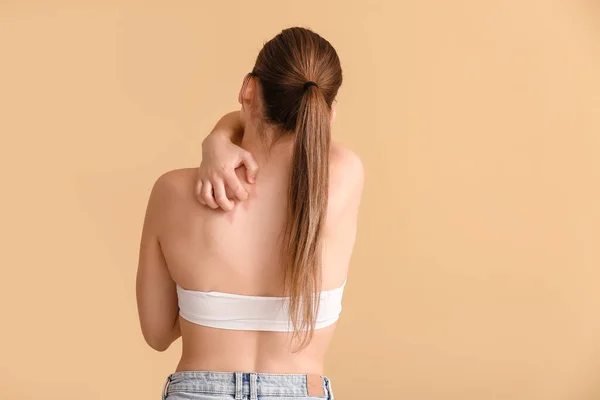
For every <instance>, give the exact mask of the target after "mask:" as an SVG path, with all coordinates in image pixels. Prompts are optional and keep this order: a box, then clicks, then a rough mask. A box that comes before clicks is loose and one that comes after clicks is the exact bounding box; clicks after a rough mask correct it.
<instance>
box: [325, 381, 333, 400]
mask: <svg viewBox="0 0 600 400" xmlns="http://www.w3.org/2000/svg"><path fill="white" fill-rule="evenodd" d="M324 378H325V387H326V388H327V399H328V400H334V398H333V391H332V390H331V381H330V380H329V378H328V377H326V376H325V377H324Z"/></svg>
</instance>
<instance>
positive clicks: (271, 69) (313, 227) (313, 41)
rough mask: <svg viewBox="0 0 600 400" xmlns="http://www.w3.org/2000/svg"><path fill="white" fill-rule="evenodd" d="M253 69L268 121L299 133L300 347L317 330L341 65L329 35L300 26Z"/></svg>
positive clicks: (296, 314) (291, 229)
mask: <svg viewBox="0 0 600 400" xmlns="http://www.w3.org/2000/svg"><path fill="white" fill-rule="evenodd" d="M251 75H252V76H254V77H255V78H257V79H258V80H259V81H260V84H261V89H262V90H261V91H260V92H261V93H262V100H263V103H264V116H265V120H266V122H268V123H270V124H272V125H273V126H275V127H277V128H278V129H279V130H280V132H281V135H288V134H290V133H293V134H294V135H295V137H294V141H295V142H294V153H293V156H292V170H291V172H290V185H289V193H288V210H287V221H286V225H285V227H284V229H285V230H284V232H283V233H284V236H283V245H282V251H283V254H282V257H283V261H284V265H285V292H286V295H287V296H289V298H290V300H289V308H288V312H289V316H290V323H291V328H293V329H291V330H292V332H293V336H292V341H299V345H298V347H297V349H296V351H299V350H302V349H304V348H305V347H306V346H307V345H308V344H309V343H310V341H311V339H312V338H313V335H314V329H315V326H316V322H317V321H316V318H317V315H318V311H319V300H320V298H321V297H320V292H321V279H322V251H323V227H324V226H325V218H326V215H327V200H328V193H329V142H330V140H331V118H330V117H331V105H332V104H333V101H334V100H335V97H336V95H337V92H338V89H339V87H340V86H341V84H342V67H341V65H340V60H339V58H338V55H337V53H336V51H335V49H334V48H333V46H331V44H330V43H329V42H328V41H327V40H325V39H324V38H322V37H321V36H319V35H318V34H316V33H314V32H312V31H311V30H308V29H304V28H298V27H294V28H288V29H285V30H283V31H281V33H279V34H278V35H277V36H275V37H274V38H273V39H271V40H269V41H268V42H267V43H265V45H264V46H263V48H262V49H261V50H260V52H259V53H258V57H257V58H256V63H255V65H254V68H253V70H252V73H251Z"/></svg>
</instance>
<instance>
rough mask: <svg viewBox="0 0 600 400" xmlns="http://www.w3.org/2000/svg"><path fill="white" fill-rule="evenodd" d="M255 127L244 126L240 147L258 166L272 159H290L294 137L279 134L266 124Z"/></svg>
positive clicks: (253, 125) (251, 125) (250, 125)
mask: <svg viewBox="0 0 600 400" xmlns="http://www.w3.org/2000/svg"><path fill="white" fill-rule="evenodd" d="M257 125H258V124H256V123H254V124H253V123H250V124H246V127H245V129H244V136H243V138H242V142H241V147H242V148H244V149H246V150H247V151H249V152H251V153H252V155H253V156H254V158H255V159H256V161H257V162H258V163H259V164H263V163H265V162H266V161H267V159H273V158H286V159H291V154H292V152H293V150H294V135H293V134H290V133H281V131H280V130H278V129H276V128H274V127H273V126H271V125H268V124H263V126H257ZM259 129H260V131H259Z"/></svg>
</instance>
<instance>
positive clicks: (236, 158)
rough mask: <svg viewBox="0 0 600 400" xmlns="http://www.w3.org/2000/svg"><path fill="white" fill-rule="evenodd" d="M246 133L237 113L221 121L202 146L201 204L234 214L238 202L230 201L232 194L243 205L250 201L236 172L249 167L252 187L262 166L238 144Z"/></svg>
mask: <svg viewBox="0 0 600 400" xmlns="http://www.w3.org/2000/svg"><path fill="white" fill-rule="evenodd" d="M243 132H244V127H243V125H242V123H241V120H240V116H239V112H233V113H229V114H227V115H225V116H224V117H223V118H221V120H219V122H218V123H217V125H216V126H215V128H214V129H213V131H212V132H211V133H210V135H208V137H207V138H206V139H204V141H203V142H202V163H201V164H200V167H199V168H198V179H197V182H196V198H197V199H198V201H199V202H200V203H201V204H204V205H207V206H209V207H210V208H213V209H217V208H219V207H220V208H222V209H223V210H225V211H230V210H232V209H233V207H234V205H235V200H232V199H230V198H229V197H228V194H230V195H232V196H233V197H234V199H235V198H237V199H238V200H240V201H243V200H246V199H247V198H248V192H247V191H246V189H245V188H244V186H243V184H242V182H241V181H240V179H239V178H238V176H237V175H236V173H235V170H236V169H237V168H239V167H242V166H243V167H245V168H246V180H247V181H248V183H251V184H252V183H254V181H255V179H256V174H257V172H258V165H257V164H256V161H255V160H254V157H252V154H250V153H249V152H248V151H246V150H244V149H242V148H241V147H239V146H238V145H236V144H235V143H234V141H235V139H236V138H238V137H241V136H242V135H243Z"/></svg>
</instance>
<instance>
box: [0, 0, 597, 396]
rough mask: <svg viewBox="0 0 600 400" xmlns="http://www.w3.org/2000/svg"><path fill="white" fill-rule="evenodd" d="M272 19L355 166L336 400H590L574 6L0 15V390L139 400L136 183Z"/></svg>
mask: <svg viewBox="0 0 600 400" xmlns="http://www.w3.org/2000/svg"><path fill="white" fill-rule="evenodd" d="M291 25H302V26H309V27H312V28H313V29H315V30H316V31H317V32H319V33H321V34H322V35H324V36H325V37H326V38H328V39H329V40H330V41H331V42H332V43H333V44H334V46H335V47H336V48H337V50H338V52H339V54H340V57H341V59H342V62H343V67H344V71H345V84H344V86H343V88H342V90H341V92H340V96H339V104H338V119H337V121H336V126H335V132H334V135H335V137H336V138H337V139H339V140H340V141H342V142H345V143H346V144H348V145H349V146H350V147H352V148H353V149H355V150H356V151H357V152H358V153H359V154H360V156H361V157H362V159H363V161H364V164H365V169H366V174H367V183H366V187H365V193H364V201H363V206H362V209H361V217H360V227H359V235H358V241H357V245H356V250H355V256H354V258H353V262H352V268H351V271H352V272H351V276H350V279H349V285H348V289H347V296H346V297H345V300H344V306H345V311H344V313H343V314H342V319H341V322H340V327H339V330H338V333H337V336H336V340H335V341H334V345H333V348H332V350H331V352H330V356H329V359H328V365H327V367H328V370H327V372H328V374H329V375H330V376H331V378H332V380H333V386H334V389H335V391H336V398H338V399H340V400H358V399H384V398H385V399H411V400H433V399H461V400H480V399H486V400H490V399H502V400H506V399H511V400H537V399H543V400H551V399H560V400H579V399H586V400H587V399H599V398H600V376H599V372H598V371H599V367H600V310H599V308H600V292H599V291H598V282H599V279H600V271H599V270H598V266H599V265H600V252H599V250H598V241H599V239H600V211H599V204H600V187H599V178H600V157H599V155H600V77H599V71H600V45H599V43H600V41H599V38H600V6H599V5H598V3H597V2H594V1H591V0H590V1H583V0H581V1H579V0H577V1H575V0H563V1H552V0H548V1H534V0H527V1H524V0H513V1H493V2H492V1H481V0H471V1H468V0H458V1H444V0H437V1H434V0H430V1H422V0H404V1H391V0H390V1H387V2H383V1H374V2H369V4H367V2H348V1H342V0H338V1H329V0H328V1H323V0H321V1H295V2H285V1H280V0H279V1H268V2H267V1H259V2H252V1H235V2H234V1H223V2H217V1H212V2H203V1H187V2H184V1H169V2H167V1H162V2H144V3H142V2H134V1H118V2H106V1H104V2H83V1H71V2H61V1H53V2H50V1H39V2H33V1H16V0H15V1H9V0H2V1H1V2H0V134H1V139H2V140H1V143H2V144H1V146H0V160H1V161H0V162H1V165H0V179H1V185H2V197H1V198H2V200H1V204H2V206H1V208H0V218H1V219H0V220H1V223H0V224H1V231H0V232H1V237H0V239H1V243H2V253H1V254H2V267H1V268H2V274H1V276H2V278H1V280H0V312H1V317H2V322H1V328H0V338H1V342H0V344H1V345H2V350H1V351H0V398H2V399H11V400H12V399H14V400H25V399H27V400H29V399H60V400H66V399H107V398H111V399H158V398H159V396H160V390H161V388H162V384H163V381H164V378H165V377H166V375H167V374H168V373H170V372H171V371H172V370H173V368H174V367H175V363H176V360H177V358H178V353H179V350H180V343H179V342H177V343H176V345H174V346H173V347H172V348H171V349H170V350H169V351H168V352H166V353H162V354H161V353H156V352H154V351H152V350H151V349H150V348H149V347H148V346H146V345H145V343H144V342H143V339H142V336H141V333H140V330H139V327H138V320H137V314H136V306H135V298H134V277H135V269H136V262H137V250H138V243H139V235H140V229H141V225H142V218H143V213H144V208H145V204H146V201H147V197H148V194H149V190H150V187H151V185H152V183H153V182H154V180H155V178H156V177H157V176H158V175H160V174H161V173H162V172H164V171H166V170H169V169H173V168H179V167H186V166H193V165H195V164H197V162H198V161H199V156H200V143H201V140H202V138H203V137H204V136H205V135H206V133H207V132H208V131H209V129H210V128H211V127H212V125H213V124H214V122H215V121H216V119H217V118H218V117H219V116H220V115H222V114H223V113H225V112H227V111H229V110H232V109H234V108H235V107H237V103H236V96H237V90H238V88H239V85H240V84H241V81H242V78H243V75H244V74H245V73H246V72H248V71H249V70H250V69H251V67H252V64H253V61H254V58H255V56H256V54H257V52H258V50H259V49H260V47H261V45H262V43H263V42H264V41H266V40H268V39H270V38H271V37H272V36H274V35H275V34H276V33H277V32H278V31H279V30H281V29H282V28H285V27H288V26H291Z"/></svg>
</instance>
